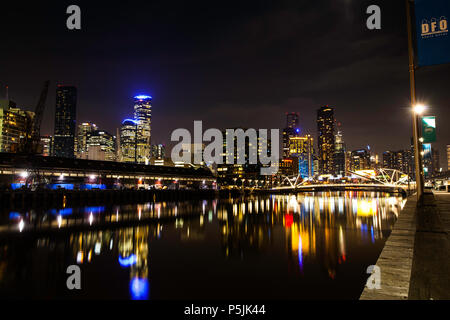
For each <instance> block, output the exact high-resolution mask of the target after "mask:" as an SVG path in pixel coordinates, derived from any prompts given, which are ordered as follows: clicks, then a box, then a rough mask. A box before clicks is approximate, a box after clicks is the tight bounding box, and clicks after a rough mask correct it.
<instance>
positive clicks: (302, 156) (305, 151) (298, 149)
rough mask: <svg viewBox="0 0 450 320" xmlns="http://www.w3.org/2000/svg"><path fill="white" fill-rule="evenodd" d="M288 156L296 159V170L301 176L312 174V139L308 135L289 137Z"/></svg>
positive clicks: (308, 176)
mask: <svg viewBox="0 0 450 320" xmlns="http://www.w3.org/2000/svg"><path fill="white" fill-rule="evenodd" d="M289 157H291V158H297V159H298V172H299V173H300V174H301V176H302V178H312V177H313V176H314V139H313V137H311V136H310V135H306V136H304V137H292V138H290V139H289Z"/></svg>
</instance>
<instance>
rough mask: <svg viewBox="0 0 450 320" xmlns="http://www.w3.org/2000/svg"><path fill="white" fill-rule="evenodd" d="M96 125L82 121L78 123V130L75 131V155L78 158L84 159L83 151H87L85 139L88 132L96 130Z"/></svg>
mask: <svg viewBox="0 0 450 320" xmlns="http://www.w3.org/2000/svg"><path fill="white" fill-rule="evenodd" d="M97 130H98V128H97V125H96V124H95V123H90V122H84V123H82V124H80V125H78V132H77V136H76V138H77V144H76V146H77V148H76V149H77V150H76V156H77V158H79V159H85V153H87V139H88V134H90V133H92V132H95V131H97Z"/></svg>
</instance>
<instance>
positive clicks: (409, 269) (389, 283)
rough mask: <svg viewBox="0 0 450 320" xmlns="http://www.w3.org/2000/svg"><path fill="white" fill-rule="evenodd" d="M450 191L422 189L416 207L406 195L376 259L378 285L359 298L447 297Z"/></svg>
mask: <svg viewBox="0 0 450 320" xmlns="http://www.w3.org/2000/svg"><path fill="white" fill-rule="evenodd" d="M449 234H450V193H442V192H436V193H435V194H433V193H426V194H425V196H424V203H423V206H421V207H420V208H416V200H415V196H413V197H410V198H408V202H407V204H406V206H405V208H404V209H403V210H402V211H401V213H400V216H399V218H398V220H397V222H396V223H395V225H394V228H393V230H392V233H391V236H390V237H389V239H388V240H387V241H386V244H385V246H384V248H383V251H382V252H381V255H380V257H379V258H378V261H377V263H376V265H377V266H379V267H380V269H381V289H373V290H370V289H369V288H367V287H366V288H365V289H364V291H363V293H362V295H361V297H360V299H361V300H387V299H390V300H391V299H394V300H399V299H400V300H401V299H410V300H430V299H433V300H441V299H446V300H447V299H450V242H449Z"/></svg>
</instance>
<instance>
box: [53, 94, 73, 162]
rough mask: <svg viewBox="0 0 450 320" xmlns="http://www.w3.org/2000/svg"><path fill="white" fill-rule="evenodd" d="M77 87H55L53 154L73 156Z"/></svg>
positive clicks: (64, 156)
mask: <svg viewBox="0 0 450 320" xmlns="http://www.w3.org/2000/svg"><path fill="white" fill-rule="evenodd" d="M76 109H77V88H75V87H72V86H63V85H58V87H57V88H56V109H55V132H54V133H55V134H54V146H53V150H54V155H55V156H56V157H63V158H73V157H74V152H75V131H76Z"/></svg>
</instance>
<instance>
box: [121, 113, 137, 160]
mask: <svg viewBox="0 0 450 320" xmlns="http://www.w3.org/2000/svg"><path fill="white" fill-rule="evenodd" d="M137 131H138V122H137V121H136V120H133V119H126V120H124V121H123V122H122V127H121V128H120V156H121V159H119V161H120V162H128V163H134V162H136V160H137V159H136V150H137V141H136V132H137Z"/></svg>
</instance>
